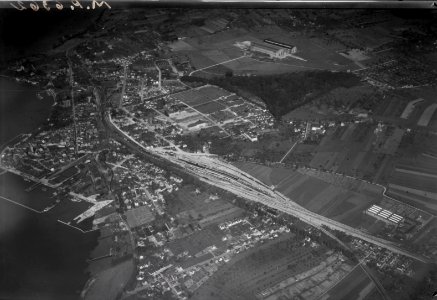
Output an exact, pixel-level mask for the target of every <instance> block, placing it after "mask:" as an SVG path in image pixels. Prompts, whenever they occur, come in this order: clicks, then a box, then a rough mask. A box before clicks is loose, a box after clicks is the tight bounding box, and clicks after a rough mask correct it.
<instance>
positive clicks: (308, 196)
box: [236, 163, 382, 227]
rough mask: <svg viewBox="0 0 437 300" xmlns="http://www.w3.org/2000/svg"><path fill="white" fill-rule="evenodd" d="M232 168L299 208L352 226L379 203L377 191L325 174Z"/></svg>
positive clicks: (249, 165)
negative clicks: (250, 176)
mask: <svg viewBox="0 0 437 300" xmlns="http://www.w3.org/2000/svg"><path fill="white" fill-rule="evenodd" d="M236 166H237V167H239V168H240V169H242V170H244V171H246V172H248V173H249V174H251V175H252V176H254V177H256V178H258V179H260V180H261V181H263V182H264V183H266V184H268V185H274V186H275V188H276V190H277V191H279V192H281V193H282V194H284V195H285V196H287V197H289V198H290V199H292V200H293V201H295V202H297V203H299V204H300V205H302V206H303V207H305V208H307V209H309V210H311V211H314V212H316V213H318V214H321V215H324V216H327V217H329V218H332V219H335V220H338V221H340V222H343V223H345V224H348V225H350V226H354V227H359V226H361V224H362V222H363V220H364V221H365V220H367V218H366V216H365V215H363V211H364V210H365V209H367V208H368V207H369V206H370V205H371V204H375V203H379V202H380V201H381V200H382V189H381V188H378V187H375V186H374V185H372V184H366V183H362V182H361V181H356V182H355V181H350V180H349V181H348V180H346V179H345V178H342V177H333V175H332V174H328V173H323V174H326V175H327V176H322V175H320V174H316V173H314V172H310V171H309V170H307V169H300V170H298V171H293V170H290V169H286V168H279V167H278V168H273V167H267V166H262V165H257V164H253V163H236ZM328 177H329V178H328ZM367 221H369V220H367ZM372 222H373V223H374V222H375V220H373V221H372V220H371V222H370V223H372ZM370 225H372V224H370Z"/></svg>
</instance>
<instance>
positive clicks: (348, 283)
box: [321, 267, 383, 300]
mask: <svg viewBox="0 0 437 300" xmlns="http://www.w3.org/2000/svg"><path fill="white" fill-rule="evenodd" d="M374 289H375V286H374V284H373V282H372V281H371V280H370V279H369V278H368V277H367V275H366V274H365V273H364V271H363V270H362V269H361V267H357V268H355V269H354V270H353V271H352V272H351V273H350V274H349V275H348V276H347V277H346V278H344V279H343V280H342V281H341V282H340V283H339V284H337V285H336V286H335V287H334V288H332V289H331V290H330V291H329V292H328V293H327V294H326V295H325V296H324V297H322V298H321V299H323V300H349V299H360V300H364V299H369V300H370V299H372V300H373V299H375V300H376V299H383V298H382V297H381V295H380V294H379V293H375V292H373V291H374Z"/></svg>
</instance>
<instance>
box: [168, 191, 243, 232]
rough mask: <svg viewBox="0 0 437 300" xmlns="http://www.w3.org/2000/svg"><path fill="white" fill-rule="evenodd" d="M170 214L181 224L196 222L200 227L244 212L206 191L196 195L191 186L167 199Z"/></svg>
mask: <svg viewBox="0 0 437 300" xmlns="http://www.w3.org/2000/svg"><path fill="white" fill-rule="evenodd" d="M167 205H168V210H169V212H170V214H172V215H174V216H177V218H178V220H179V221H180V222H182V223H189V222H194V221H197V222H199V223H200V224H201V226H203V227H204V226H208V225H209V224H214V223H221V222H224V221H226V220H229V219H233V218H236V217H238V216H241V214H243V213H244V211H243V210H242V209H240V208H238V207H236V206H235V205H232V204H231V203H229V202H227V201H225V200H224V199H220V198H219V197H218V196H215V195H211V194H209V193H207V192H206V191H204V192H200V193H196V191H195V188H194V187H193V186H186V187H183V188H182V189H180V190H178V191H177V192H176V193H175V195H174V196H173V197H171V198H167Z"/></svg>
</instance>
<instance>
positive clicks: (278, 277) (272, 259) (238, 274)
mask: <svg viewBox="0 0 437 300" xmlns="http://www.w3.org/2000/svg"><path fill="white" fill-rule="evenodd" d="M325 251H326V250H322V249H319V250H316V249H313V248H311V247H308V246H306V247H303V246H300V245H297V244H296V243H295V242H294V241H293V239H290V235H288V239H284V238H279V240H275V241H272V242H270V243H268V244H264V245H262V246H260V247H257V248H253V249H250V250H248V251H245V252H243V253H241V254H239V255H237V256H236V257H235V258H233V259H232V260H231V261H230V262H229V263H228V264H226V265H225V266H224V267H222V268H220V269H219V270H218V271H217V272H216V273H215V274H214V275H213V276H212V277H211V278H210V279H209V280H208V281H207V282H206V283H204V284H203V285H202V286H201V287H200V288H199V289H198V290H197V291H196V292H195V294H194V296H193V299H196V300H197V299H198V300H200V299H211V300H218V299H223V300H224V299H234V300H239V299H248V300H249V299H250V300H253V299H256V297H257V295H258V294H259V293H260V292H262V291H264V290H265V289H267V288H269V287H272V286H274V285H275V284H277V283H279V282H281V281H283V280H285V279H287V278H289V277H291V276H294V275H297V274H300V273H302V272H305V271H306V270H308V269H311V268H313V267H316V266H317V265H319V264H320V262H321V261H322V260H324V259H325V258H326V257H327V253H326V252H325Z"/></svg>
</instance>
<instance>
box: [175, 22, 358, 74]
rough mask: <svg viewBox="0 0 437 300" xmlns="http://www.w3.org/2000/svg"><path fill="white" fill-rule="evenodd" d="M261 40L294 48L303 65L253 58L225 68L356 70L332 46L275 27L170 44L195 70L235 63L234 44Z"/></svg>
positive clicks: (273, 71) (241, 70)
mask: <svg viewBox="0 0 437 300" xmlns="http://www.w3.org/2000/svg"><path fill="white" fill-rule="evenodd" d="M264 39H273V40H277V41H281V42H284V43H288V44H291V45H296V47H297V49H298V53H297V54H296V55H298V56H299V57H302V58H303V59H305V60H306V61H302V60H297V59H294V58H287V59H283V60H280V61H275V62H273V61H264V60H257V59H254V58H249V57H246V58H242V59H238V60H235V61H231V62H229V63H226V64H225V67H226V68H229V69H231V70H232V71H234V73H235V74H246V73H251V74H278V73H284V72H292V71H299V70H315V69H321V70H337V71H340V70H355V69H357V68H358V66H357V65H355V64H354V62H353V61H352V60H349V59H347V58H345V57H343V56H342V55H340V54H339V53H337V51H338V50H339V48H338V47H337V46H336V45H335V44H332V43H331V44H327V43H326V42H325V41H324V40H323V39H319V38H317V37H312V38H308V37H303V36H291V35H290V34H289V33H288V32H287V31H285V30H283V29H281V28H279V27H276V26H266V27H265V28H263V29H260V30H258V29H256V30H253V31H247V30H244V29H229V30H225V31H222V32H217V33H215V34H208V35H204V34H199V35H198V36H195V37H191V38H187V39H185V40H183V41H177V42H175V43H172V44H170V48H172V50H173V51H174V52H176V53H182V54H186V55H188V57H189V58H190V61H191V63H192V65H193V66H194V67H195V68H196V69H201V68H205V67H207V66H212V65H214V64H217V63H221V62H225V61H228V60H231V59H235V58H237V57H240V56H242V55H243V52H242V50H240V49H238V48H237V47H236V46H234V44H235V43H236V42H242V41H253V42H261V43H262V42H263V40H264ZM224 70H225V69H217V70H213V69H211V70H210V69H207V70H204V71H199V72H196V73H197V75H198V76H208V74H209V75H214V74H224V72H225V71H224Z"/></svg>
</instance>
